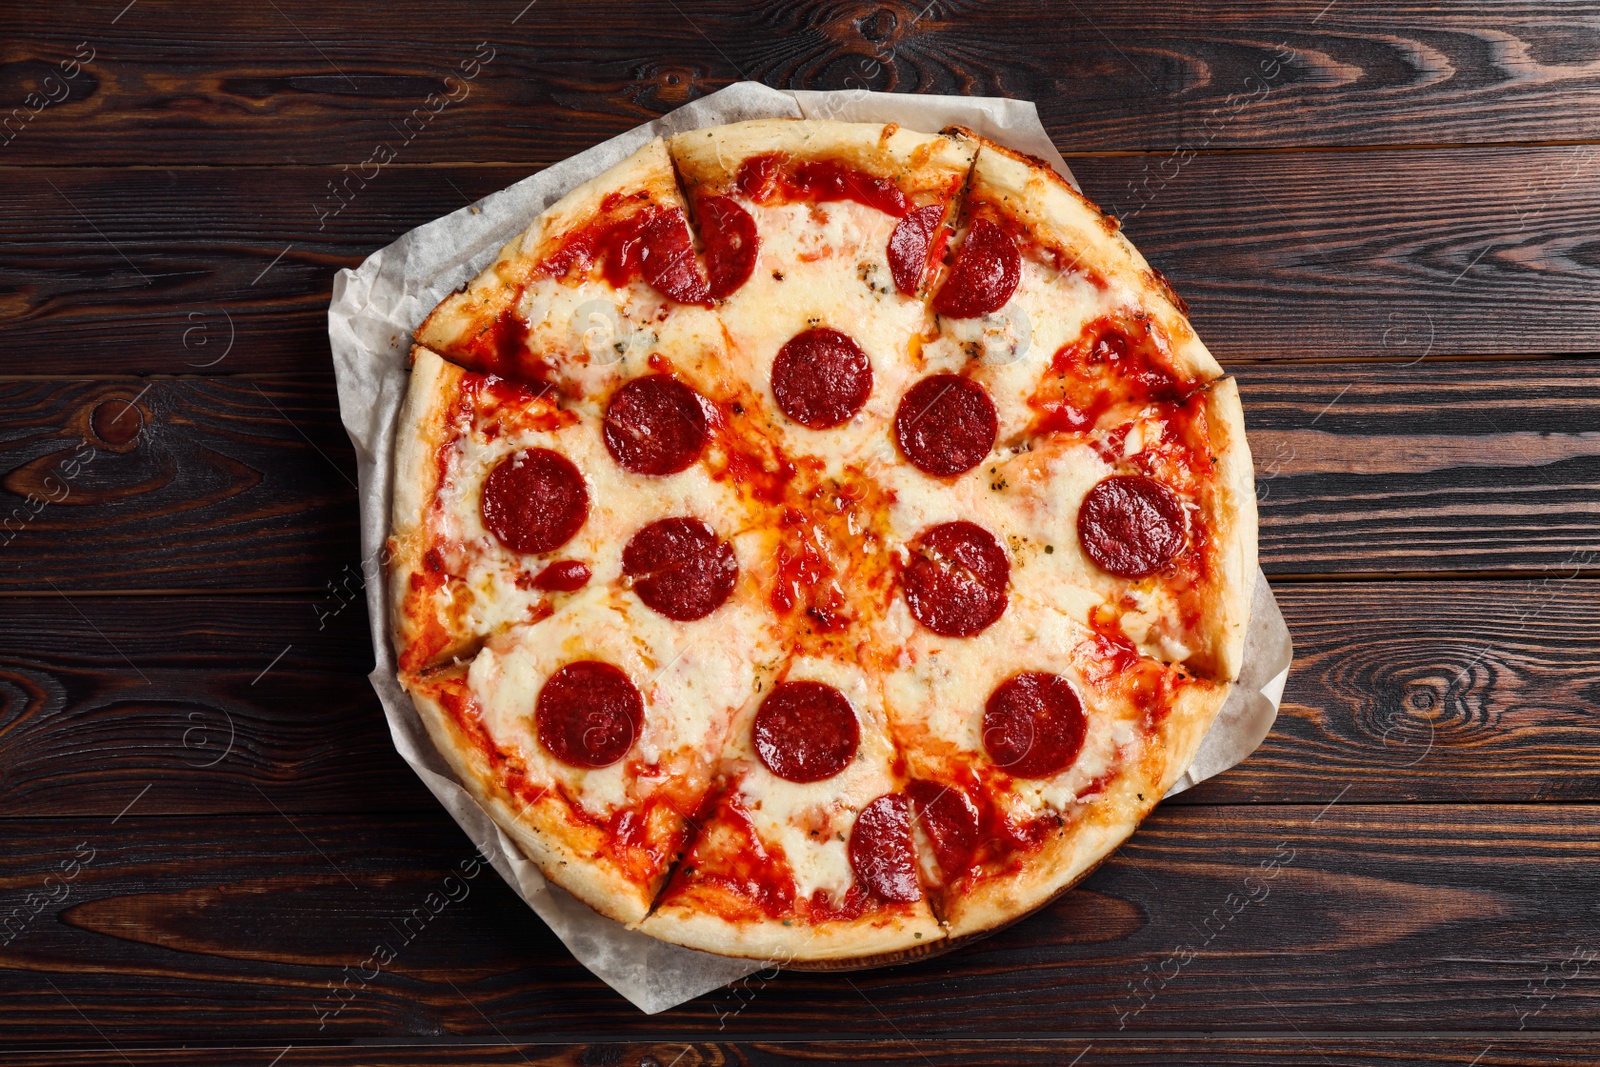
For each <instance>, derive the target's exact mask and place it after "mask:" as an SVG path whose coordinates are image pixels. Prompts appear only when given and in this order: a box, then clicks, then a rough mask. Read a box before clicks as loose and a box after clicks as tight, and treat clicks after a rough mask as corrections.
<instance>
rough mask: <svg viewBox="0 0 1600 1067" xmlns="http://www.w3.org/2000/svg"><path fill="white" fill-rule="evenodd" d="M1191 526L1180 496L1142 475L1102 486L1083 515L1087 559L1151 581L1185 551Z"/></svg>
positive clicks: (1080, 524) (1085, 502) (1081, 531)
mask: <svg viewBox="0 0 1600 1067" xmlns="http://www.w3.org/2000/svg"><path fill="white" fill-rule="evenodd" d="M1186 526H1187V523H1186V522H1185V520H1184V513H1183V504H1182V502H1181V501H1179V500H1178V495H1177V494H1176V493H1174V492H1173V491H1172V490H1171V489H1168V488H1167V487H1166V486H1165V485H1163V484H1161V483H1160V482H1158V481H1156V480H1155V479H1154V478H1147V477H1145V476H1144V475H1142V474H1118V475H1113V476H1112V477H1110V478H1106V479H1104V480H1102V481H1101V482H1100V483H1099V484H1098V485H1096V486H1095V487H1094V488H1093V489H1091V490H1089V493H1088V495H1087V496H1085V497H1084V498H1083V506H1082V507H1080V508H1079V509H1078V541H1079V542H1080V543H1081V544H1082V545H1083V551H1084V554H1085V555H1087V556H1088V557H1089V558H1090V559H1092V560H1094V561H1095V563H1097V564H1099V566H1100V568H1101V569H1102V570H1105V571H1109V572H1110V573H1112V574H1115V575H1116V576H1117V577H1119V578H1145V577H1148V576H1150V575H1152V574H1155V573H1156V572H1157V571H1159V570H1162V569H1163V568H1165V567H1166V565H1167V564H1169V563H1171V562H1172V558H1173V557H1174V556H1176V555H1177V554H1178V550H1179V549H1181V548H1182V547H1183V541H1184V534H1185V533H1186Z"/></svg>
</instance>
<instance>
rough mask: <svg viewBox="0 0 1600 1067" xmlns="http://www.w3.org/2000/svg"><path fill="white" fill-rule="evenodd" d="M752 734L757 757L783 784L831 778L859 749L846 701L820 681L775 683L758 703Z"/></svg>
mask: <svg viewBox="0 0 1600 1067" xmlns="http://www.w3.org/2000/svg"><path fill="white" fill-rule="evenodd" d="M753 732H754V736H755V744H756V755H757V756H759V757H760V758H761V762H762V763H764V764H766V767H767V770H769V771H771V772H772V773H773V774H776V775H777V776H778V777H779V778H782V779H783V780H785V781H788V782H820V781H822V780H823V779H824V778H832V777H833V776H834V775H836V774H838V773H839V772H840V771H842V770H844V769H845V768H846V767H848V766H850V761H851V760H853V759H855V758H856V748H857V747H858V746H859V745H860V744H861V727H860V724H859V723H858V722H857V721H856V712H855V709H854V708H852V707H851V706H850V701H849V700H847V699H845V695H844V694H843V693H841V692H839V691H838V690H837V689H835V688H834V687H833V686H831V685H823V684H822V683H821V682H779V683H778V685H777V686H775V687H774V688H773V690H772V692H770V693H768V694H767V696H766V699H765V700H763V701H762V702H761V707H760V709H759V710H758V711H757V712H756V721H755V727H754V731H753Z"/></svg>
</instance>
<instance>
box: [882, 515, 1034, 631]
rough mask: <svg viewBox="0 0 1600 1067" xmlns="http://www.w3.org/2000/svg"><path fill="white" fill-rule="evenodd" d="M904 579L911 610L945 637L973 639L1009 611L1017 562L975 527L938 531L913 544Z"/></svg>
mask: <svg viewBox="0 0 1600 1067" xmlns="http://www.w3.org/2000/svg"><path fill="white" fill-rule="evenodd" d="M911 551H912V555H913V556H914V558H913V559H912V561H911V565H910V566H908V567H907V568H906V571H905V575H904V576H903V578H902V579H901V581H902V585H903V589H904V592H905V596H906V606H907V607H909V608H910V609H911V614H912V616H913V617H915V618H916V620H917V621H918V622H920V623H921V624H922V625H924V626H926V627H927V628H928V629H930V630H932V631H933V632H934V633H936V634H940V635H941V636H944V637H971V636H972V635H973V634H975V633H978V632H980V631H982V630H983V629H985V628H986V627H988V626H989V625H990V624H991V623H993V622H994V621H995V620H997V619H999V618H1000V616H1002V615H1004V614H1005V611H1006V583H1007V582H1008V581H1009V579H1010V577H1011V561H1010V560H1008V559H1007V558H1006V553H1005V550H1004V549H1003V548H1001V547H1000V543H999V542H998V541H996V540H995V539H994V535H993V534H991V533H990V532H989V531H988V530H985V529H984V528H983V527H982V526H979V525H977V524H976V523H971V522H947V523H943V524H942V525H939V526H932V527H929V528H928V529H926V530H924V531H922V534H921V535H920V536H919V537H918V538H917V539H916V540H915V541H913V542H912V543H911Z"/></svg>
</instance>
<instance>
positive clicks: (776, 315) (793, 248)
mask: <svg viewBox="0 0 1600 1067" xmlns="http://www.w3.org/2000/svg"><path fill="white" fill-rule="evenodd" d="M742 203H743V205H744V207H745V209H746V210H747V211H749V212H750V214H751V215H752V216H753V217H754V218H755V221H756V228H757V232H758V233H759V235H760V242H761V244H760V252H759V254H758V256H757V260H756V266H755V272H754V273H753V274H752V275H751V277H750V280H749V281H748V282H746V283H745V284H744V285H743V286H742V287H741V288H740V289H739V290H738V291H737V292H735V293H733V294H732V295H731V296H729V297H728V299H727V300H725V301H724V302H723V303H722V304H721V306H720V307H719V313H720V315H721V318H722V321H723V323H724V324H725V325H726V327H727V330H728V336H729V337H730V338H731V340H732V343H733V355H734V360H735V366H736V367H737V368H738V369H739V373H741V374H742V375H744V376H745V377H746V379H747V380H748V381H750V382H751V383H753V384H754V385H756V386H757V387H758V388H759V390H760V396H761V399H762V400H763V401H764V402H765V404H766V407H767V411H768V412H769V413H770V419H769V423H768V425H769V427H770V429H771V432H772V433H773V434H774V435H775V436H776V438H777V439H778V440H779V441H780V443H781V444H782V446H783V447H784V449H785V451H787V452H789V453H790V454H791V455H815V456H817V457H818V458H820V459H821V460H823V461H824V463H825V464H826V466H827V468H828V469H829V470H830V471H835V472H836V471H837V470H838V469H839V468H840V467H841V466H842V465H843V464H845V463H847V462H850V461H852V460H854V459H856V458H857V457H858V456H859V455H860V454H861V453H862V452H863V450H865V449H867V448H869V447H871V446H873V445H876V444H877V443H878V442H879V441H881V440H883V439H884V435H885V434H886V433H887V432H888V427H889V426H890V425H891V424H892V421H893V419H894V413H895V410H896V408H897V406H898V405H899V403H900V397H901V395H903V394H904V392H905V390H906V389H907V388H908V387H909V385H910V384H911V382H913V381H915V380H916V379H917V378H920V377H921V374H920V373H919V372H918V370H917V367H916V361H915V359H914V358H913V356H912V345H913V338H919V339H920V337H921V336H922V334H923V333H924V331H925V330H926V329H927V327H928V323H929V317H928V311H927V309H926V307H925V306H924V305H923V303H922V301H921V300H919V299H916V298H914V297H908V296H903V295H901V293H900V292H899V291H898V290H897V289H895V287H894V280H893V277H892V276H891V274H890V272H889V260H888V245H889V235H890V234H891V233H893V232H894V227H895V225H896V223H897V221H898V220H897V219H895V218H894V217H893V216H890V215H886V214H884V213H883V212H882V211H879V210H877V209H876V208H872V207H868V206H867V205H865V204H858V203H856V202H854V201H848V200H846V201H837V202H832V203H826V204H803V203H802V204H781V205H767V206H763V205H758V204H751V203H749V202H747V201H744V202H742ZM819 326H827V327H831V328H833V329H835V330H838V331H840V332H841V333H844V334H847V335H849V336H850V337H851V339H853V340H854V341H855V342H856V344H858V345H860V346H861V350H862V351H863V352H864V353H866V356H867V360H868V361H869V362H870V363H871V365H872V377H873V380H872V392H871V394H870V395H869V396H868V397H867V402H866V404H865V405H864V406H863V407H862V409H861V411H860V412H858V413H857V414H856V416H855V417H854V418H853V419H851V420H850V421H849V422H848V423H846V424H845V425H843V426H840V427H836V428H834V429H830V430H810V429H807V428H806V427H804V426H800V425H798V424H797V423H795V422H793V421H792V420H790V419H789V418H788V417H787V416H785V415H784V414H783V412H782V409H781V408H779V407H778V403H777V399H776V397H774V395H773V393H772V363H773V360H774V359H776V358H777V355H778V350H779V349H780V348H782V347H783V345H784V343H785V342H787V341H788V340H789V339H790V338H792V337H794V336H795V335H796V334H799V333H803V332H804V331H806V330H809V329H812V328H814V327H819Z"/></svg>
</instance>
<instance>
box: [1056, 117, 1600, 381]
mask: <svg viewBox="0 0 1600 1067" xmlns="http://www.w3.org/2000/svg"><path fill="white" fill-rule="evenodd" d="M1147 166H1148V163H1147V161H1141V160H1138V159H1134V158H1129V157H1119V158H1115V159H1082V160H1074V161H1073V167H1074V173H1075V174H1076V175H1077V177H1078V179H1079V180H1080V181H1081V182H1082V183H1083V187H1084V190H1085V191H1086V192H1087V193H1088V194H1089V195H1090V196H1091V197H1093V198H1095V199H1096V200H1098V201H1099V202H1100V203H1101V204H1102V205H1103V206H1105V207H1106V209H1107V210H1115V211H1116V212H1117V213H1119V214H1122V215H1131V216H1132V217H1131V218H1129V219H1128V220H1127V223H1126V227H1125V228H1126V232H1127V234H1128V236H1129V237H1130V238H1132V240H1133V241H1134V243H1135V244H1137V245H1138V246H1139V247H1140V249H1141V250H1142V251H1143V252H1144V253H1145V254H1146V256H1147V257H1148V258H1149V259H1150V261H1151V262H1152V263H1153V264H1155V265H1156V266H1157V267H1159V268H1160V269H1161V270H1162V271H1164V272H1166V273H1167V274H1168V276H1169V277H1170V278H1171V280H1172V282H1173V284H1174V286H1176V288H1177V290H1178V292H1179V293H1181V294H1182V295H1183V297H1184V299H1185V300H1187V301H1188V302H1189V304H1190V305H1191V306H1192V308H1193V317H1194V323H1195V327H1196V329H1197V330H1198V331H1199V332H1200V335H1201V336H1202V337H1204V338H1205V339H1206V342H1207V344H1208V345H1210V346H1211V348H1212V349H1213V351H1214V352H1216V353H1217V355H1218V356H1219V357H1221V358H1222V359H1225V360H1227V359H1294V358H1300V357H1306V356H1314V357H1322V358H1328V357H1339V358H1345V359H1374V358H1376V359H1389V360H1395V361H1398V362H1411V361H1412V360H1415V359H1419V358H1422V357H1423V356H1425V355H1426V356H1445V357H1447V356H1462V355H1510V354H1531V355H1555V354H1563V355H1572V354H1593V353H1595V351H1596V349H1597V343H1596V337H1597V328H1600V303H1597V302H1595V300H1594V299H1593V296H1594V293H1595V291H1596V290H1595V283H1596V281H1597V280H1600V245H1596V244H1595V243H1594V242H1592V241H1590V240H1588V239H1587V237H1585V236H1583V235H1584V233H1585V232H1586V231H1585V230H1584V229H1583V223H1582V221H1581V220H1582V219H1584V218H1586V217H1592V213H1593V211H1594V209H1595V206H1597V199H1596V198H1600V180H1597V179H1600V149H1596V148H1594V147H1592V146H1577V147H1566V148H1539V149H1499V150H1488V151H1470V152H1469V151H1461V150H1457V151H1421V152H1332V153H1329V152H1320V153H1238V154H1233V153H1230V154H1225V155H1216V154H1211V155H1197V156H1194V157H1193V158H1191V159H1188V160H1187V162H1184V161H1183V160H1181V159H1180V160H1179V161H1176V162H1174V163H1173V165H1172V166H1171V167H1168V168H1165V169H1163V168H1162V167H1161V166H1160V165H1157V167H1156V168H1154V169H1153V170H1148V169H1147ZM1166 176H1170V180H1165V178H1166ZM1135 211H1137V214H1133V213H1134V212H1135Z"/></svg>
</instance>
